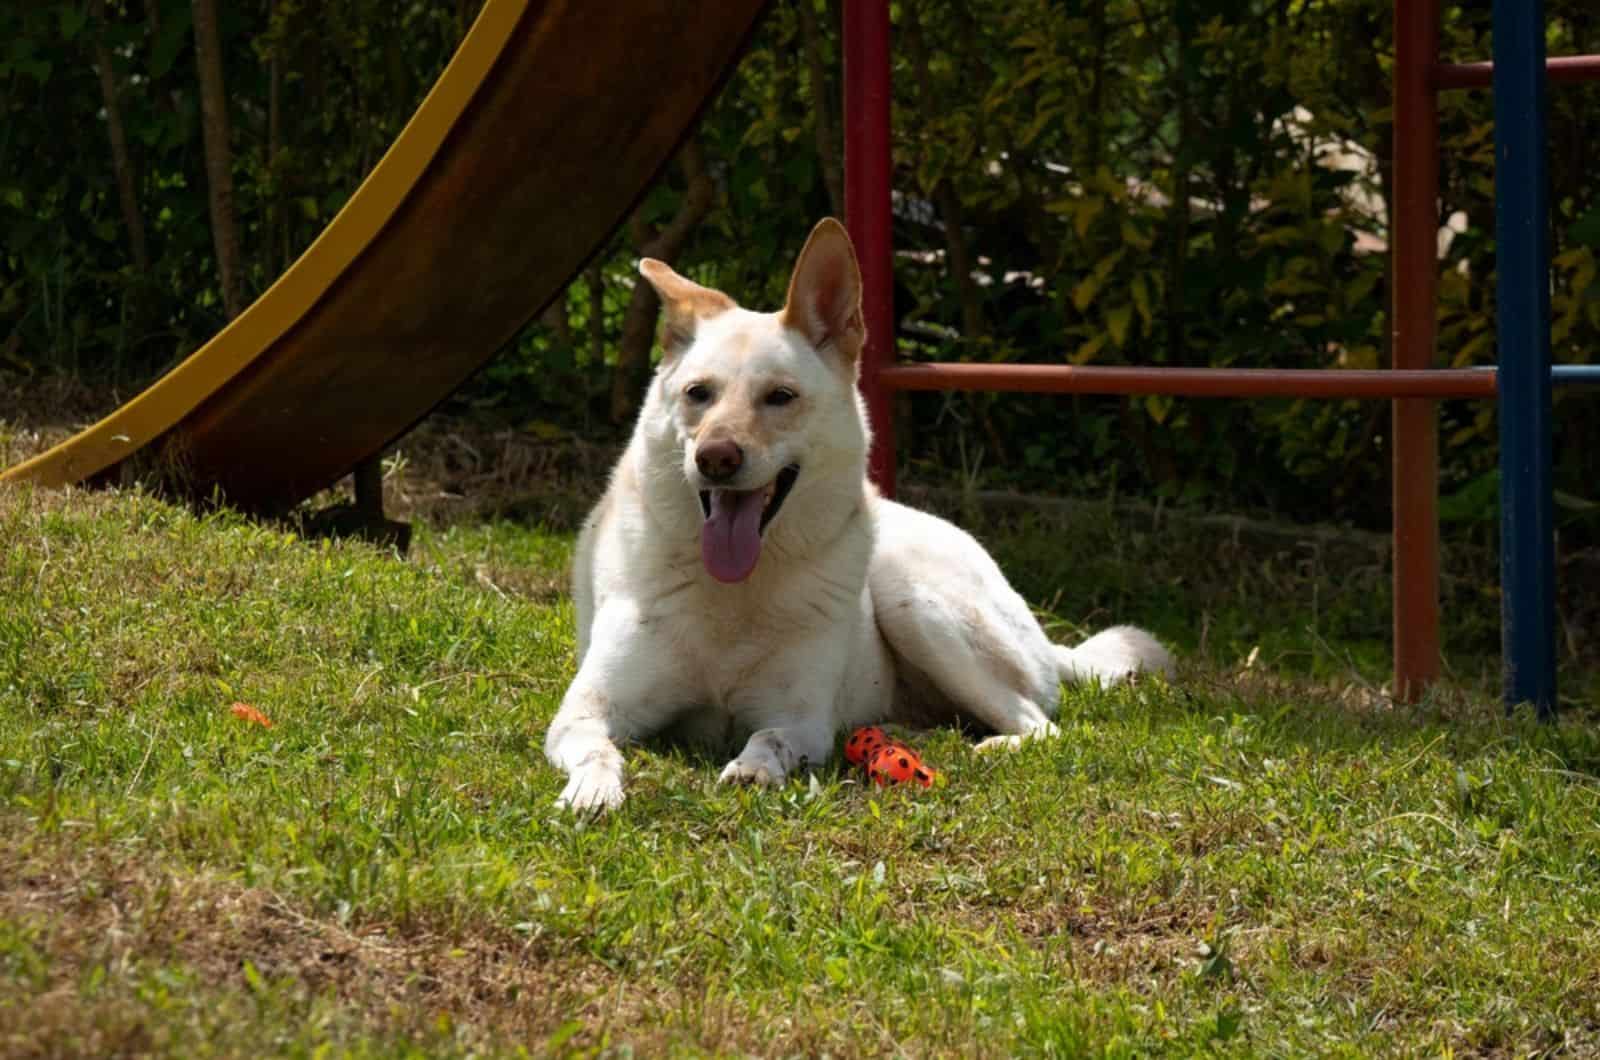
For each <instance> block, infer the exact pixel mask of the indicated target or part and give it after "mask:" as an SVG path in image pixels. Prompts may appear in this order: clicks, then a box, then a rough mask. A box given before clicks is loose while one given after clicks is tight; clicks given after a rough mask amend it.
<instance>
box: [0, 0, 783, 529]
mask: <svg viewBox="0 0 1600 1060" xmlns="http://www.w3.org/2000/svg"><path fill="white" fill-rule="evenodd" d="M763 6H764V0H716V2H715V3H706V2H704V0H629V3H627V4H611V3H599V2H596V0H546V2H540V0H487V3H486V4H485V5H484V7H483V11H482V13H481V14H480V15H479V16H478V19H477V21H476V22H475V23H474V24H473V26H472V29H471V31H470V32H469V33H468V34H467V37H466V39H465V40H464V41H463V42H462V44H461V47H460V49H459V50H458V51H457V52H456V54H455V56H454V57H453V58H452V59H451V61H450V65H449V66H448V67H447V68H446V69H445V71H444V74H443V75H442V76H441V77H440V78H439V81H438V83H437V84H435V85H434V87H433V89H432V91H430V92H429V94H428V96H427V98H426V99H425V100H424V101H423V103H422V106H421V107H419V108H418V110H417V112H416V114H415V115H414V116H413V117H412V119H411V121H410V122H409V123H408V124H407V126H406V128H405V130H404V131H403V132H402V133H401V134H400V137H399V139H397V140H396V141H395V143H394V145H393V146H392V147H391V148H390V150H389V152H388V153H387V154H386V155H384V157H383V159H382V161H380V162H379V163H378V165H377V166H376V168H374V169H373V171H372V173H371V174H370V175H369V176H368V177H367V179H366V180H365V181H364V182H363V183H362V185H361V187H360V188H358V189H357V191H356V193H355V195H354V196H353V197H352V198H351V199H350V201H349V203H348V204H346V206H345V208H344V209H343V210H342V211H341V212H340V213H339V215H338V216H337V217H336V218H334V220H333V222H332V223H331V224H330V225H329V226H328V227H327V229H326V230H325V231H324V232H323V233H322V234H321V235H320V236H319V237H318V238H317V240H316V242H314V243H313V244H312V245H311V247H310V248H309V249H308V250H307V251H306V252H305V254H304V255H302V256H301V257H300V259H299V260H298V261H296V262H295V263H294V264H293V265H292V266H291V267H290V268H289V269H288V271H287V272H285V273H284V274H283V276H282V277H280V278H279V280H278V281H277V282H276V283H275V284H273V285H272V287H271V288H269V289H268V290H267V291H266V293H264V294H263V295H262V296H261V297H260V298H259V299H257V300H256V302H255V303H254V304H252V305H251V306H250V307H249V308H248V309H246V310H245V311H244V312H243V313H241V314H240V315H239V317H238V319H236V320H234V321H233V322H232V323H230V324H229V325H228V326H227V327H226V328H224V329H223V330H222V331H221V332H220V333H218V334H217V336H216V337H215V338H213V339H212V340H211V341H210V342H208V343H206V344H205V345H204V346H202V347H201V348H200V349H199V350H198V351H197V352H196V353H194V354H193V355H192V356H191V357H189V358H188V359H187V360H185V361H184V362H183V363H182V364H180V365H178V366H177V367H176V368H174V369H173V370H172V371H171V372H169V373H167V375H166V376H164V377H163V378H161V379H160V380H159V381H157V382H156V383H155V384H154V385H152V386H151V387H150V388H149V389H148V390H146V391H145V392H144V393H142V394H140V395H139V396H138V397H136V398H134V399H133V400H132V401H130V402H128V403H127V404H126V405H124V406H122V407H121V408H119V409H117V410H116V411H115V412H113V413H112V414H111V415H110V416H108V417H106V418H105V419H104V420H101V421H100V422H99V423H97V424H95V425H94V426H92V427H90V428H88V429H87V430H84V431H83V432H82V433H80V434H78V435H76V436H75V437H73V438H70V439H68V440H67V441H65V442H63V443H61V444H60V445H58V446H56V447H55V448H54V449H51V450H49V451H48V452H45V453H42V454H40V455H39V456H37V457H35V458H34V459H32V460H29V461H27V462H26V463H23V464H19V465H17V466H16V467H14V468H11V469H10V470H9V471H6V472H5V473H4V474H0V481H4V482H12V481H23V480H30V481H34V482H38V483H41V484H44V485H49V486H60V485H67V484H70V483H74V482H80V481H83V480H85V479H91V478H95V479H107V478H112V477H114V476H115V475H116V474H117V473H118V470H119V468H128V469H130V470H131V469H144V468H150V469H153V470H155V471H156V473H157V474H159V475H161V476H162V477H163V478H164V479H165V480H167V481H168V482H171V483H174V484H176V485H178V486H179V487H180V488H182V489H184V490H185V491H187V492H189V493H191V494H199V495H208V494H210V493H211V492H212V490H213V489H218V488H220V490H221V491H222V494H223V495H224V496H225V497H226V498H227V499H228V501H229V502H230V503H231V504H233V505H235V506H237V507H240V508H243V509H245V510H249V511H274V510H281V509H283V508H286V507H288V506H289V505H292V504H294V503H295V502H296V501H299V500H301V499H303V498H305V497H307V496H309V495H310V494H312V493H314V492H316V491H317V490H319V489H322V488H324V487H326V486H328V485H330V484H332V483H333V482H335V481H336V480H338V479H339V478H340V477H341V476H343V475H345V474H347V473H349V472H350V471H351V470H352V469H353V468H354V467H355V466H356V465H357V464H358V463H360V462H361V461H362V460H364V459H366V458H368V457H370V456H373V455H375V454H377V453H379V452H381V451H382V450H383V449H384V448H385V447H386V446H387V445H389V444H390V443H391V442H393V441H394V440H395V439H396V438H398V437H400V436H401V435H403V434H404V433H405V432H406V431H408V430H410V429H411V427H412V426H414V425H415V424H416V423H417V421H419V420H420V419H422V418H423V417H424V416H426V415H427V414H428V412H429V411H430V410H431V409H432V408H433V407H434V406H435V405H437V404H438V403H439V402H440V401H442V400H444V398H445V397H447V396H448V395H449V394H450V393H451V392H452V391H453V390H455V388H456V387H458V386H460V385H461V383H462V382H464V381H465V380H466V379H467V377H468V376H470V375H471V374H472V373H473V372H474V371H475V370H476V369H477V368H479V367H480V366H481V365H482V364H483V363H484V362H485V361H487V360H488V359H489V358H490V357H492V356H493V355H494V354H495V353H496V352H497V351H498V350H499V349H501V348H502V347H503V346H504V345H505V344H506V343H507V342H508V341H509V340H510V339H511V338H512V336H514V335H515V334H516V333H517V331H518V330H519V329H521V327H522V326H523V325H524V324H525V323H527V321H528V320H530V319H531V318H532V317H533V316H534V314H536V313H537V312H539V311H540V310H541V309H542V308H543V307H544V306H545V305H546V304H547V303H548V302H549V301H550V300H551V299H553V298H555V297H556V296H557V295H558V294H560V292H561V291H562V290H563V289H564V288H565V287H566V285H567V283H568V282H569V281H570V280H571V278H572V277H573V276H574V275H575V274H576V273H577V272H578V270H579V269H581V268H582V266H583V264H584V262H585V261H586V259H588V258H589V257H590V255H591V254H592V253H593V252H594V251H595V250H596V248H598V247H599V246H601V245H602V243H603V242H604V241H605V239H606V238H607V237H608V236H609V235H610V233H611V232H612V231H613V230H614V229H615V228H616V226H617V225H618V224H620V223H621V221H622V220H623V219H624V218H625V217H626V216H627V214H628V211H629V210H630V209H631V208H632V207H633V205H634V203H635V202H636V201H637V199H638V198H639V196H640V195H642V194H643V193H644V191H645V189H646V188H647V187H648V186H649V184H650V182H651V181H652V179H653V178H654V177H655V175H656V173H657V172H658V171H659V170H660V169H661V168H662V167H663V166H664V165H665V164H666V163H667V162H668V161H669V160H670V158H671V157H672V155H673V152H674V151H675V149H676V147H677V145H678V143H679V141H680V140H681V139H682V137H683V136H684V134H685V133H686V131H687V130H689V129H690V128H691V127H692V125H693V122H694V121H695V119H696V118H697V116H698V114H699V112H700V110H701V108H702V107H703V106H704V105H705V104H706V102H707V101H708V100H709V99H710V98H711V97H712V95H713V94H714V93H715V91H716V89H717V87H718V86H719V84H720V83H721V81H722V78H723V76H724V74H725V73H726V71H727V70H729V69H730V68H731V66H732V64H733V62H734V60H735V59H736V58H737V57H738V55H739V53H740V51H741V49H742V46H743V44H744V41H745V39H746V37H747V36H748V34H749V33H750V31H751V30H752V28H753V27H754V25H755V22H756V19H757V17H758V16H759V14H760V12H761V9H762V7H763Z"/></svg>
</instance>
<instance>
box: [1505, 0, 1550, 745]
mask: <svg viewBox="0 0 1600 1060" xmlns="http://www.w3.org/2000/svg"><path fill="white" fill-rule="evenodd" d="M1545 148H1546V143H1545V45H1544V0H1494V159H1495V180H1494V187H1495V232H1496V235H1495V240H1496V243H1495V245H1496V253H1495V258H1496V261H1495V268H1496V270H1497V272H1498V276H1499V279H1498V286H1497V288H1496V300H1497V310H1496V311H1497V315H1498V323H1497V327H1498V331H1499V346H1500V351H1499V358H1500V379H1499V382H1500V584H1501V644H1502V651H1503V653H1504V666H1505V701H1506V709H1507V710H1508V711H1509V710H1510V709H1511V708H1513V707H1515V706H1516V705H1517V704H1519V703H1532V704H1533V706H1534V709H1535V710H1536V711H1537V712H1538V715H1539V717H1540V718H1541V719H1544V720H1548V719H1551V718H1553V717H1554V715H1555V708H1556V661H1555V534H1554V531H1555V519H1554V502H1553V499H1552V492H1551V490H1552V485H1553V483H1552V476H1551V444H1550V422H1551V409H1550V387H1551V383H1550V377H1551V373H1550V368H1551V365H1550V277H1549V259H1550V256H1549V236H1548V232H1547V229H1546V226H1547V224H1548V223H1549V222H1548V214H1547V212H1546V211H1547V197H1548V191H1547V185H1546V175H1545Z"/></svg>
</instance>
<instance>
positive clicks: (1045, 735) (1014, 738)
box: [976, 722, 1061, 754]
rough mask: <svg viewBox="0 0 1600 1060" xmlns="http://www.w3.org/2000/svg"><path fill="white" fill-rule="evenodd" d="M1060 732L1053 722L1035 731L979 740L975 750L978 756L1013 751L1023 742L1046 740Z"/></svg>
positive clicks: (1058, 734)
mask: <svg viewBox="0 0 1600 1060" xmlns="http://www.w3.org/2000/svg"><path fill="white" fill-rule="evenodd" d="M1060 735H1061V730H1060V729H1059V728H1057V727H1056V726H1055V724H1054V723H1053V722H1047V723H1045V724H1044V725H1041V726H1040V727H1039V728H1037V729H1030V730H1029V731H1027V732H1013V733H1007V734H1006V735H1004V736H991V737H989V738H988V739H987V740H979V741H978V746H977V748H976V750H977V752H978V753H979V754H988V753H989V752H990V751H1015V750H1016V749H1017V748H1019V747H1021V746H1022V743H1023V741H1024V740H1047V739H1053V738H1054V737H1057V736H1060Z"/></svg>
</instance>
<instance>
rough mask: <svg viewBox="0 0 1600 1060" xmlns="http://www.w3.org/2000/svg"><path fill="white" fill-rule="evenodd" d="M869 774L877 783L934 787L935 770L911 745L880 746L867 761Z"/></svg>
mask: <svg viewBox="0 0 1600 1060" xmlns="http://www.w3.org/2000/svg"><path fill="white" fill-rule="evenodd" d="M867 776H869V777H871V778H872V779H873V782H874V783H877V784H880V785H882V784H907V783H912V784H920V785H922V786H923V787H925V788H931V787H933V777H934V772H933V770H931V769H929V768H928V767H927V766H925V765H923V764H922V759H921V758H920V757H919V756H918V755H917V752H915V751H913V750H912V749H911V748H909V747H905V746H903V745H901V744H890V745H889V746H887V747H880V748H878V750H877V753H875V754H874V755H873V756H872V757H871V758H870V759H868V761H867Z"/></svg>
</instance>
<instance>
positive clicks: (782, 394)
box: [767, 386, 796, 405]
mask: <svg viewBox="0 0 1600 1060" xmlns="http://www.w3.org/2000/svg"><path fill="white" fill-rule="evenodd" d="M795 396H796V395H795V392H794V391H793V390H790V389H789V388H788V387H786V386H780V387H779V388H778V389H776V390H774V391H773V392H772V393H770V394H768V395H767V404H769V405H787V404H788V403H789V402H791V401H793V400H794V399H795Z"/></svg>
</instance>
